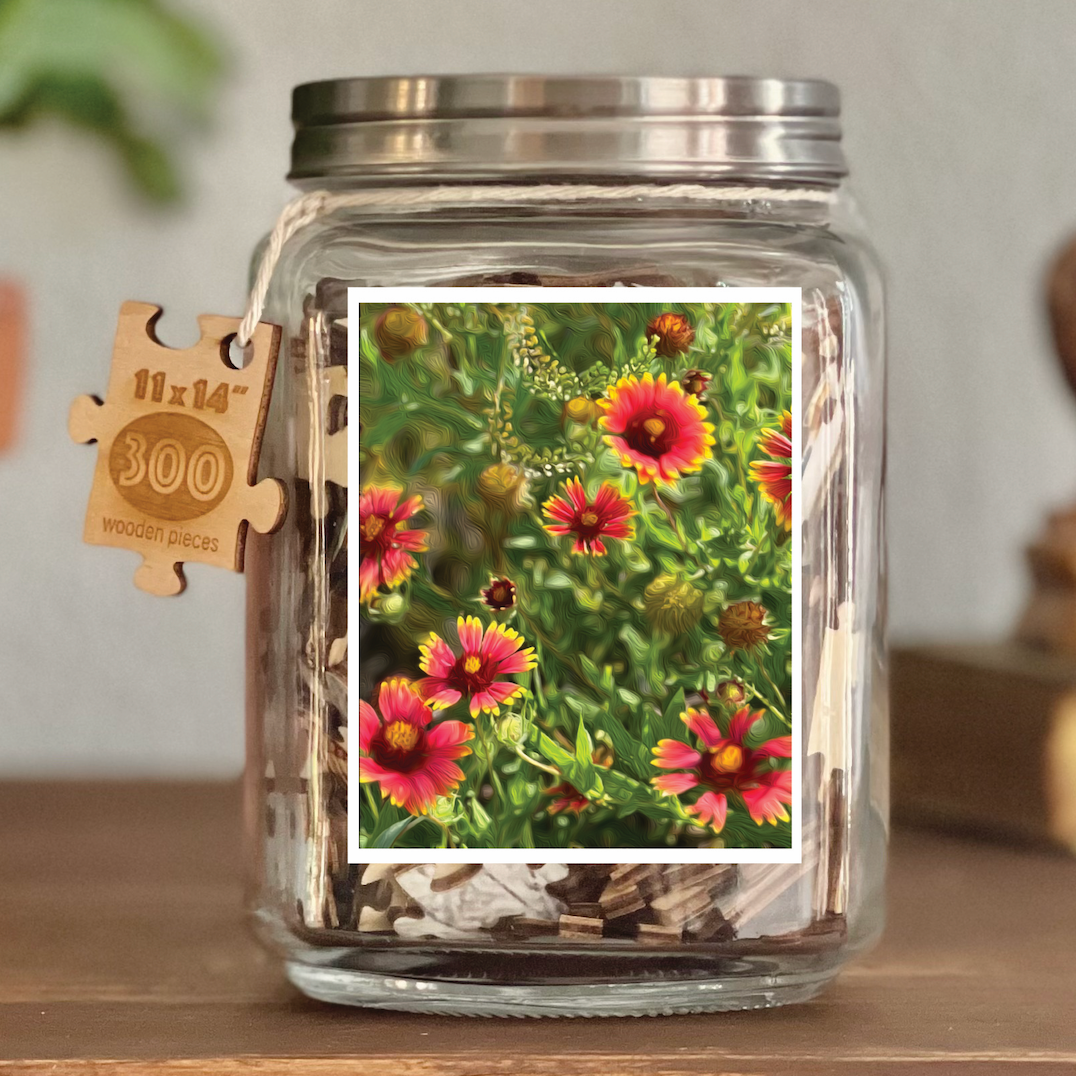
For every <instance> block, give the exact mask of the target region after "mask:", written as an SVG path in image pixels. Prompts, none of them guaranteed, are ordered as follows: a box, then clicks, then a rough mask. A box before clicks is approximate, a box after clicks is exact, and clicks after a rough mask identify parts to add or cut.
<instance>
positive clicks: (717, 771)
mask: <svg viewBox="0 0 1076 1076" xmlns="http://www.w3.org/2000/svg"><path fill="white" fill-rule="evenodd" d="M746 758H747V755H746V753H745V751H744V749H743V748H742V747H740V746H739V745H738V744H734V743H727V744H725V745H724V746H722V747H719V748H717V749H716V750H714V751H706V752H704V753H703V756H702V761H701V762H700V763H699V776H700V777H701V778H702V782H703V784H705V785H708V786H709V787H710V788H712V789H714V790H715V791H717V792H727V791H728V790H729V789H733V788H739V787H740V786H741V784H743V783H744V782H749V781H750V779H751V776H752V775H751V774H750V773H748V772H745V771H744V762H745V761H746Z"/></svg>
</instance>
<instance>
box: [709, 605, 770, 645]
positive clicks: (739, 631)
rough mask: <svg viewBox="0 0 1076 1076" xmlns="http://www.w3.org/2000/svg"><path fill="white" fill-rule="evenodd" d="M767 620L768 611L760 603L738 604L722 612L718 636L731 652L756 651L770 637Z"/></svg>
mask: <svg viewBox="0 0 1076 1076" xmlns="http://www.w3.org/2000/svg"><path fill="white" fill-rule="evenodd" d="M765 619H766V609H765V608H764V607H763V606H761V605H759V604H758V602H736V603H735V604H733V605H729V606H727V607H726V608H725V609H724V610H723V611H722V613H721V619H720V620H719V621H718V625H717V634H718V635H720V636H721V638H722V640H723V641H724V643H725V646H726V647H728V649H729V650H754V649H755V647H757V646H761V645H762V644H763V643H764V642H765V641H766V640H767V639H768V638H769V637H770V628H769V625H768V624H766V623H765Z"/></svg>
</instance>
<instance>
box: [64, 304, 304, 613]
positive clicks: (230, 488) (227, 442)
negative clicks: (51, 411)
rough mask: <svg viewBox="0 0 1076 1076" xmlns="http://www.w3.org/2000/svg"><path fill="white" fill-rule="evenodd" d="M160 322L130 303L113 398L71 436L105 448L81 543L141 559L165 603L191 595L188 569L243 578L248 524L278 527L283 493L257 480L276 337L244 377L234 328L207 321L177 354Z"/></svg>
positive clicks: (91, 410) (146, 584)
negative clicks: (232, 349)
mask: <svg viewBox="0 0 1076 1076" xmlns="http://www.w3.org/2000/svg"><path fill="white" fill-rule="evenodd" d="M160 315H161V309H160V307H157V306H153V305H152V304H149V303H135V302H128V303H124V304H123V307H122V308H121V309H120V318H119V325H118V327H117V329H116V344H115V351H114V352H113V356H112V372H111V375H110V377H109V383H108V395H107V397H106V400H105V402H104V403H101V401H100V400H98V399H96V398H95V397H92V396H80V397H78V399H76V400H75V401H74V403H73V404H72V406H71V413H70V416H69V419H68V428H69V430H70V433H71V437H72V438H73V439H74V440H75V441H79V442H89V441H96V442H97V445H98V451H97V468H96V470H95V472H94V479H93V489H92V490H91V493H90V503H89V507H88V509H87V512H86V526H85V530H84V532H83V537H84V539H85V541H87V542H89V543H91V544H93V545H108V546H116V547H118V548H122V549H131V550H134V551H135V552H138V553H141V554H142V558H143V560H142V566H141V567H140V568H139V569H138V571H137V572H135V583H136V584H137V585H138V586H139V587H140V588H141V589H142V590H145V591H147V592H149V593H150V594H161V595H166V594H178V593H180V591H182V590H183V588H184V586H185V580H184V578H183V570H182V564H183V562H184V561H198V562H201V563H204V564H215V565H218V566H219V567H222V568H231V569H233V570H234V571H242V569H243V547H244V542H245V539H246V528H247V523H248V522H249V523H250V525H251V526H252V527H253V528H254V529H255V530H256V531H259V532H261V533H263V534H265V533H268V532H270V531H272V530H274V529H275V528H276V527H278V526H279V525H280V523H281V522H282V521H283V518H284V512H285V493H284V487H283V485H282V484H281V483H280V482H278V481H276V480H274V479H269V478H267V479H263V480H262V481H261V482H255V479H256V478H257V466H258V453H259V449H260V447H261V437H262V430H263V428H264V425H265V416H266V412H267V409H268V406H269V394H270V392H271V390H272V385H273V373H274V370H275V367H276V357H277V351H278V348H279V345H280V329H279V328H277V327H276V326H272V325H266V324H259V325H258V327H257V329H256V330H255V332H254V336H253V339H252V340H251V344H250V347H251V348H252V350H253V357H252V358H251V361H250V362H249V363H248V365H246V366H245V367H244V368H243V369H242V370H237V369H235V368H234V367H233V366H232V365H231V364H230V363H229V362H228V361H227V355H228V345H229V344H230V343H231V341H232V339H233V338H234V336H235V332H236V329H237V328H238V324H239V323H238V321H237V320H236V319H233V318H225V317H218V316H216V315H211V314H206V315H202V316H201V317H199V319H198V324H199V326H200V328H201V332H202V336H201V339H200V340H199V341H198V343H197V344H195V345H194V346H193V347H191V348H186V349H174V348H168V347H165V346H164V345H163V344H161V343H160V342H159V341H158V340H157V338H156V336H155V335H154V331H153V326H154V323H155V322H156V321H157V319H158V318H159V317H160Z"/></svg>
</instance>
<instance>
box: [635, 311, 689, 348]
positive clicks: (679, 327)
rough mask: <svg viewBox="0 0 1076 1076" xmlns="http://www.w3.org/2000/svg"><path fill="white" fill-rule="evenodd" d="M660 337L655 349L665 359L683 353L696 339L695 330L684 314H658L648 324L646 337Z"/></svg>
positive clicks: (648, 338)
mask: <svg viewBox="0 0 1076 1076" xmlns="http://www.w3.org/2000/svg"><path fill="white" fill-rule="evenodd" d="M655 336H656V337H657V338H658V342H657V344H656V345H655V347H654V349H655V350H656V351H657V353H658V354H659V355H660V356H661V357H662V358H663V359H674V358H676V356H677V355H682V354H683V353H684V352H685V351H687V349H688V348H689V347H691V345H692V343H694V341H695V330H694V328H692V325H691V322H690V321H688V320H687V318H685V317H684V315H683V314H673V313H671V312H668V313H665V314H658V316H657V317H654V318H651V319H650V321H649V322H647V326H646V338H647V340H652V339H653V338H654V337H655Z"/></svg>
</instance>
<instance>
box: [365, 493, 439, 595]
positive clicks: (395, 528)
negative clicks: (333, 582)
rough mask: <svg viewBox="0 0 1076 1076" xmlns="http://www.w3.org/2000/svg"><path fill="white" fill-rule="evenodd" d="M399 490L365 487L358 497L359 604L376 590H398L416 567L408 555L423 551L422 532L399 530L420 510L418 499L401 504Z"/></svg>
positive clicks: (424, 534)
mask: <svg viewBox="0 0 1076 1076" xmlns="http://www.w3.org/2000/svg"><path fill="white" fill-rule="evenodd" d="M402 492H403V491H402V490H399V489H393V488H391V487H381V486H367V487H366V489H364V490H363V491H362V495H361V496H360V497H359V558H360V559H359V601H360V602H368V601H369V600H370V599H371V598H372V597H373V596H374V595H375V594H376V593H377V588H378V587H379V586H385V587H396V586H399V585H400V584H401V583H402V582H403V581H404V580H405V579H406V578H407V577H408V576H409V575H410V574H411V572H412V571H413V570H414V569H415V568H416V567H417V562H416V561H415V558H414V557H412V556H411V553H421V552H422V551H423V550H424V549H425V548H426V532H425V531H409V530H401V529H400V526H401V524H402V523H403V522H404V521H405V520H406V519H408V518H410V517H411V516H413V515H414V514H415V513H416V512H417V511H419V510H420V509H421V508H422V498H421V497H409V498H408V499H407V500H406V501H404V502H403V503H402V504H401V503H400V494H401V493H402Z"/></svg>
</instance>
